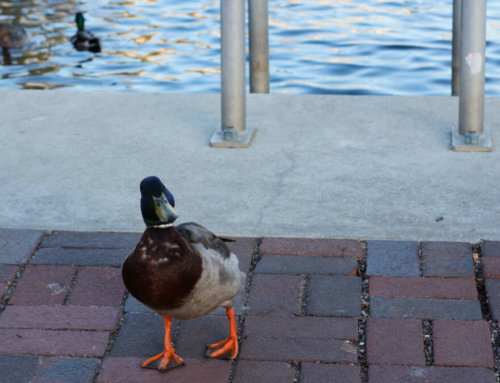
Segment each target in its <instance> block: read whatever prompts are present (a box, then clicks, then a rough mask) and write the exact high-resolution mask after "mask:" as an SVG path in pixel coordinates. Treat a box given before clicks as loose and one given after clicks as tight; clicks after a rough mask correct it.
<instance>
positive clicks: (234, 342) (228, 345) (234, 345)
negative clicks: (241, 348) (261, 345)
mask: <svg viewBox="0 0 500 383" xmlns="http://www.w3.org/2000/svg"><path fill="white" fill-rule="evenodd" d="M226 315H227V319H228V320H229V338H227V339H224V340H223V341H222V342H219V343H214V344H211V345H209V346H208V347H210V348H217V347H220V349H218V350H216V351H214V352H212V353H211V354H210V357H211V358H216V357H218V356H220V355H222V354H225V353H226V352H229V351H231V359H235V358H236V356H238V333H237V331H236V321H235V319H234V309H233V308H232V307H231V308H230V309H227V310H226Z"/></svg>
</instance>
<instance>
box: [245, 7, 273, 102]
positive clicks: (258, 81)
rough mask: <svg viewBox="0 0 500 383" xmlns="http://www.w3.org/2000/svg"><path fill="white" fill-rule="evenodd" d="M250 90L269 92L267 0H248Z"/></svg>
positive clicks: (253, 91) (252, 91)
mask: <svg viewBox="0 0 500 383" xmlns="http://www.w3.org/2000/svg"><path fill="white" fill-rule="evenodd" d="M248 18H249V22H248V28H249V35H250V36H249V41H250V42H249V44H250V92H251V93H269V26H268V25H269V23H268V5H267V0H249V2H248Z"/></svg>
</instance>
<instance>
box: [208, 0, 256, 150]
mask: <svg viewBox="0 0 500 383" xmlns="http://www.w3.org/2000/svg"><path fill="white" fill-rule="evenodd" d="M220 23H221V115H222V125H221V129H220V130H219V129H217V130H216V131H215V133H214V135H213V136H212V139H211V141H210V145H211V146H217V147H244V146H248V145H249V144H250V140H251V138H252V132H248V131H246V129H245V113H246V111H245V102H246V100H245V81H246V78H245V1H244V0H221V2H220Z"/></svg>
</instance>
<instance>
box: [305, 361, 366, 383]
mask: <svg viewBox="0 0 500 383" xmlns="http://www.w3.org/2000/svg"><path fill="white" fill-rule="evenodd" d="M300 382H301V383H319V382H342V383H360V382H361V378H360V369H359V366H352V365H343V364H322V363H302V366H301V379H300Z"/></svg>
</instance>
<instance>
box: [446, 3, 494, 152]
mask: <svg viewBox="0 0 500 383" xmlns="http://www.w3.org/2000/svg"><path fill="white" fill-rule="evenodd" d="M461 13H462V19H461V44H460V86H459V92H458V94H459V112H458V135H459V136H456V137H455V135H453V136H452V144H453V146H454V148H455V150H469V151H472V150H481V151H485V150H491V139H490V136H489V132H486V131H485V132H484V134H483V130H484V129H483V128H484V127H483V123H484V68H485V65H484V64H485V51H486V0H462V12H461ZM459 137H460V139H461V140H462V141H463V142H464V145H463V147H460V145H456V142H455V143H453V138H459ZM462 138H463V139H462ZM455 141H456V140H455Z"/></svg>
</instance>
